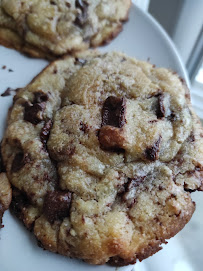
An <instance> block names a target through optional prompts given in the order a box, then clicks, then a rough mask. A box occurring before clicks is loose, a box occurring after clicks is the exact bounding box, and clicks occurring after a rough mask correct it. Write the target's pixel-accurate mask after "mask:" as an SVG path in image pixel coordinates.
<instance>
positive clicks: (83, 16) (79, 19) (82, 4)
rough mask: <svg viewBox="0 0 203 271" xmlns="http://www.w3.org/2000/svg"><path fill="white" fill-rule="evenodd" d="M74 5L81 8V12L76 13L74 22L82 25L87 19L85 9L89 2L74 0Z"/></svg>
mask: <svg viewBox="0 0 203 271" xmlns="http://www.w3.org/2000/svg"><path fill="white" fill-rule="evenodd" d="M75 6H76V8H78V9H80V10H81V13H80V14H78V15H77V17H76V19H75V24H76V25H78V26H80V27H82V26H83V25H84V24H85V23H86V21H87V10H88V6H89V4H88V3H87V2H86V1H85V0H76V1H75Z"/></svg>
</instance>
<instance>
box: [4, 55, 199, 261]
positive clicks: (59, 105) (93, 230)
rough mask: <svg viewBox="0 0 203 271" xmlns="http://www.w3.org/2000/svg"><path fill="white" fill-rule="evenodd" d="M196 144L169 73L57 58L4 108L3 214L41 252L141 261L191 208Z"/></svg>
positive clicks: (181, 87) (120, 59)
mask: <svg viewBox="0 0 203 271" xmlns="http://www.w3.org/2000/svg"><path fill="white" fill-rule="evenodd" d="M202 137H203V131H202V128H201V124H200V122H199V120H198V118H197V116H196V115H195V113H194V112H193V110H192V108H191V104H190V95H189V90H188V88H187V86H186V84H185V83H184V81H183V80H182V79H180V78H179V76H178V75H177V74H176V73H174V72H172V71H170V70H167V69H164V68H156V67H155V66H153V65H151V64H150V63H147V62H142V61H138V60H136V59H132V58H129V57H127V56H126V55H124V54H121V53H108V54H100V53H98V52H87V53H83V54H80V55H78V56H77V57H76V58H74V57H65V58H64V59H62V60H58V61H55V62H53V63H51V64H50V65H49V66H48V67H47V68H46V69H45V70H44V71H43V72H42V73H41V74H39V75H38V76H37V77H36V78H35V79H34V80H33V81H32V82H31V83H30V84H29V85H28V86H27V87H25V88H23V89H21V90H19V91H18V92H17V94H16V96H15V98H14V104H13V106H12V108H11V110H10V111H9V116H8V127H7V130H6V133H5V135H4V139H3V143H2V153H3V159H4V164H5V165H6V170H7V175H8V178H9V180H10V182H11V183H12V185H13V187H15V189H14V192H13V200H12V209H13V210H14V212H15V214H16V215H17V216H18V217H19V218H20V219H21V220H23V222H24V224H25V225H26V227H27V228H28V229H30V230H32V229H33V231H34V234H35V236H36V238H37V239H38V241H39V243H40V245H41V246H42V247H44V248H45V249H47V250H50V251H53V252H57V253H60V254H63V255H66V256H68V257H74V258H81V259H83V260H85V261H86V262H89V263H91V264H104V263H106V262H108V263H110V264H113V265H127V264H130V263H134V262H136V260H137V259H139V260H143V259H145V258H147V257H148V256H150V255H152V254H154V253H155V252H156V251H158V250H160V249H161V246H160V245H161V244H162V243H164V242H166V241H165V240H166V239H168V238H170V237H172V236H174V235H175V234H176V233H177V232H178V231H180V230H181V229H182V228H183V227H184V225H185V224H186V223H187V222H188V221H189V220H190V218H191V216H192V214H193V212H194V210H195V203H194V202H193V201H192V199H191V196H190V193H191V192H193V191H196V190H202V189H203V178H202V177H203V166H202V165H203V138H202Z"/></svg>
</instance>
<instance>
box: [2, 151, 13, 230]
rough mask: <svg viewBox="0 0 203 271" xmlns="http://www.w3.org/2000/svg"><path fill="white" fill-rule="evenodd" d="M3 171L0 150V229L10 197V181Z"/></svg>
mask: <svg viewBox="0 0 203 271" xmlns="http://www.w3.org/2000/svg"><path fill="white" fill-rule="evenodd" d="M3 171H4V166H3V163H2V159H1V150H0V229H1V228H3V225H2V217H3V214H4V212H5V211H6V210H7V209H8V208H9V205H10V203H11V198H12V193H11V186H10V183H9V181H8V179H7V177H6V174H5V173H4V172H3Z"/></svg>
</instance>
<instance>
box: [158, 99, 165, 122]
mask: <svg viewBox="0 0 203 271" xmlns="http://www.w3.org/2000/svg"><path fill="white" fill-rule="evenodd" d="M165 113H166V110H165V107H164V94H159V95H158V105H157V110H156V115H157V118H158V119H162V118H164V117H165Z"/></svg>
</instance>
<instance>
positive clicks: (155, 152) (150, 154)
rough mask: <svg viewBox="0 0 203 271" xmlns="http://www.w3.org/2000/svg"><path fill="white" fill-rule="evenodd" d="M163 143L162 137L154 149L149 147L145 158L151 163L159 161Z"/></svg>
mask: <svg viewBox="0 0 203 271" xmlns="http://www.w3.org/2000/svg"><path fill="white" fill-rule="evenodd" d="M160 143H161V136H160V137H159V139H158V140H157V141H156V142H155V143H154V145H153V146H152V147H149V148H147V149H146V150H145V157H146V159H147V160H149V161H155V160H157V159H158V156H159V146H160Z"/></svg>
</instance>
